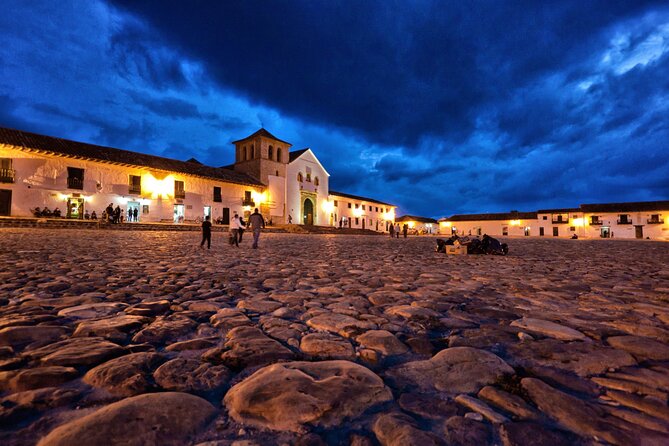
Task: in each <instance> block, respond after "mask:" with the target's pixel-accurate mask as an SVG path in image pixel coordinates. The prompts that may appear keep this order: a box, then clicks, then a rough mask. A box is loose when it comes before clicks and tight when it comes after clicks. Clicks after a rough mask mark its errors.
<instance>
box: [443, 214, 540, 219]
mask: <svg viewBox="0 0 669 446" xmlns="http://www.w3.org/2000/svg"><path fill="white" fill-rule="evenodd" d="M536 218H537V213H536V212H503V213H497V214H458V215H453V216H451V217H448V218H442V219H440V220H439V221H479V220H480V221H496V220H536Z"/></svg>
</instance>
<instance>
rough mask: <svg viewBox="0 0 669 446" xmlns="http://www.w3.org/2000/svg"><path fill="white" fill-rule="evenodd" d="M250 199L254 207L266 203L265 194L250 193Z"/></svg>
mask: <svg viewBox="0 0 669 446" xmlns="http://www.w3.org/2000/svg"><path fill="white" fill-rule="evenodd" d="M251 198H252V199H253V202H254V203H255V204H256V205H259V204H261V203H265V202H267V192H256V191H252V192H251Z"/></svg>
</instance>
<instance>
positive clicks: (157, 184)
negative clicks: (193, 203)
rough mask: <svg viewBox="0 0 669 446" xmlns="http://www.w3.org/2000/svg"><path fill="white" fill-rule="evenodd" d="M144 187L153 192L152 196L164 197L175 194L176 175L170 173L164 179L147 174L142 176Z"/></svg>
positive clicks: (148, 191) (150, 192)
mask: <svg viewBox="0 0 669 446" xmlns="http://www.w3.org/2000/svg"><path fill="white" fill-rule="evenodd" d="M142 189H145V190H146V191H147V193H149V194H151V198H159V197H160V198H162V197H168V196H169V195H174V177H173V176H172V175H168V176H166V177H165V178H163V179H162V180H160V179H158V178H156V177H154V176H153V175H151V174H147V175H145V176H144V177H143V178H142Z"/></svg>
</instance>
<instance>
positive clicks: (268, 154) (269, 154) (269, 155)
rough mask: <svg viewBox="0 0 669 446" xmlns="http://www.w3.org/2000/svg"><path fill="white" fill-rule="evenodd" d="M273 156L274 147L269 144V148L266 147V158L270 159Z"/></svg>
mask: <svg viewBox="0 0 669 446" xmlns="http://www.w3.org/2000/svg"><path fill="white" fill-rule="evenodd" d="M273 156H274V148H273V147H272V146H269V149H267V158H269V159H272V157H273Z"/></svg>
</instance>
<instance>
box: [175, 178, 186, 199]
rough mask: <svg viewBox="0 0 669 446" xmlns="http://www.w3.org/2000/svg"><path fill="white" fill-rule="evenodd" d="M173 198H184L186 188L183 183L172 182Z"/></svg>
mask: <svg viewBox="0 0 669 446" xmlns="http://www.w3.org/2000/svg"><path fill="white" fill-rule="evenodd" d="M174 198H186V187H185V185H184V182H183V181H179V180H174Z"/></svg>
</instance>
